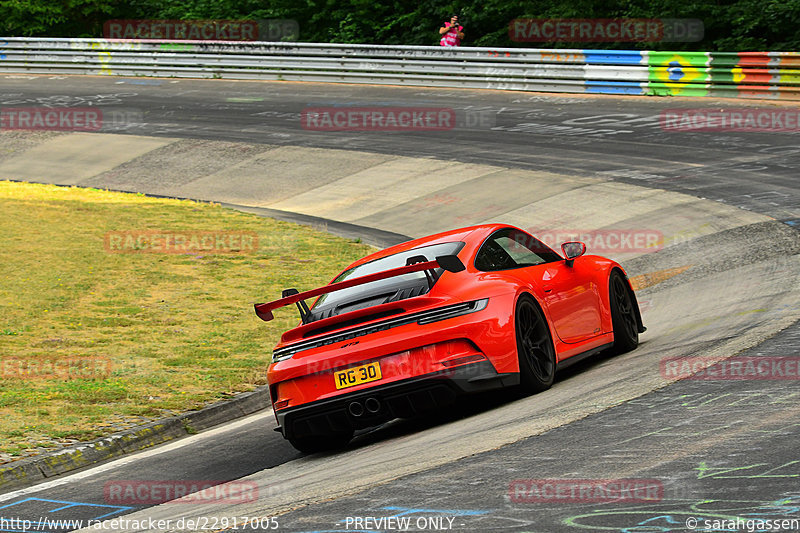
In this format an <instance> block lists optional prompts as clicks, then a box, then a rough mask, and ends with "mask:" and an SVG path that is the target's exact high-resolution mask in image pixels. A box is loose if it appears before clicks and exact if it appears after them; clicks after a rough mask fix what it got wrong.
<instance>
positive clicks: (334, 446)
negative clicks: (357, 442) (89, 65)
mask: <svg viewBox="0 0 800 533" xmlns="http://www.w3.org/2000/svg"><path fill="white" fill-rule="evenodd" d="M352 438H353V432H348V433H336V434H331V435H314V436H313V437H301V438H293V437H290V438H289V443H290V444H291V445H292V446H294V448H295V449H296V450H297V451H300V452H303V453H320V452H329V451H332V450H338V449H339V448H344V447H345V446H346V445H347V443H348V442H350V439H352Z"/></svg>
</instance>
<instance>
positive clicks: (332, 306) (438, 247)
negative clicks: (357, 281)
mask: <svg viewBox="0 0 800 533" xmlns="http://www.w3.org/2000/svg"><path fill="white" fill-rule="evenodd" d="M463 247H464V243H463V242H461V241H457V242H446V243H442V244H432V245H429V246H422V247H420V248H414V249H412V250H406V251H405V252H400V253H396V254H394V255H390V256H388V257H383V258H381V259H376V260H375V261H370V262H369V263H364V264H363V265H359V266H357V267H353V268H351V269H348V270H345V271H344V272H342V273H341V274H340V275H339V277H337V278H336V279H335V280H333V282H334V283H335V282H337V281H344V280H347V279H351V278H358V277H361V276H366V275H368V274H374V273H375V272H382V271H384V270H389V269H392V268H397V267H401V266H405V265H406V261H407V260H408V259H409V258H410V257H414V256H416V255H423V256H425V258H426V259H427V260H429V261H430V260H433V259H435V258H436V257H438V256H441V255H455V254H457V253H458V252H459V251H461V249H462V248H463ZM436 271H437V273H438V274H441V272H442V269H436ZM428 290H429V289H428V283H427V280H426V279H425V273H424V272H412V273H411V274H404V275H402V276H397V277H393V278H388V279H381V280H378V281H373V282H370V283H367V284H365V285H358V286H356V287H350V288H349V289H343V290H341V291H336V292H331V293H328V294H324V295H322V296H321V297H320V298H319V299H318V300H317V302H316V303H315V304H314V307H313V308H312V317H311V318H312V320H319V319H320V318H327V317H328V316H332V315H336V314H340V313H345V312H348V311H355V310H356V309H361V308H364V307H370V306H373V305H378V304H381V303H385V302H391V301H394V300H401V299H404V298H409V297H411V296H419V295H420V294H424V293H427V292H428Z"/></svg>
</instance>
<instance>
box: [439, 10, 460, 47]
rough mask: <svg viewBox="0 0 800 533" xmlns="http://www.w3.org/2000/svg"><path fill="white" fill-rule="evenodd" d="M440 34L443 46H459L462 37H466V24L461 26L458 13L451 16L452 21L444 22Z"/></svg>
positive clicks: (440, 42)
mask: <svg viewBox="0 0 800 533" xmlns="http://www.w3.org/2000/svg"><path fill="white" fill-rule="evenodd" d="M439 34H440V35H441V36H442V40H441V41H439V44H441V45H442V46H459V45H460V44H461V39H463V38H464V26H459V24H458V15H453V16H452V17H450V22H445V23H444V24H442V27H441V28H439Z"/></svg>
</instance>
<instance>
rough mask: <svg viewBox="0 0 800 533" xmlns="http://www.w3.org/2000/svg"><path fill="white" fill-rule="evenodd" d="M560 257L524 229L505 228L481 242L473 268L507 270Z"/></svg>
mask: <svg viewBox="0 0 800 533" xmlns="http://www.w3.org/2000/svg"><path fill="white" fill-rule="evenodd" d="M561 259H562V257H561V256H560V255H558V254H557V253H555V252H554V251H552V250H551V249H550V248H548V247H547V246H546V245H545V244H544V243H543V242H541V241H540V240H538V239H536V238H535V237H533V236H531V235H528V234H527V233H525V232H524V231H520V230H516V229H513V228H506V229H502V230H500V231H497V232H495V233H494V234H492V236H491V237H489V238H488V239H487V240H486V242H484V243H483V246H481V249H480V250H479V251H478V254H477V256H476V257H475V268H477V269H478V270H483V271H492V270H507V269H511V268H521V267H527V266H534V265H540V264H542V263H550V262H553V261H560V260H561Z"/></svg>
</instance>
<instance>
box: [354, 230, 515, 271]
mask: <svg viewBox="0 0 800 533" xmlns="http://www.w3.org/2000/svg"><path fill="white" fill-rule="evenodd" d="M510 227H513V226H509V225H508V224H480V225H477V226H470V227H467V228H459V229H454V230H450V231H445V232H442V233H436V234H434V235H429V236H427V237H420V238H419V239H413V240H410V241H406V242H403V243H400V244H396V245H394V246H390V247H389V248H385V249H383V250H380V251H378V252H375V253H373V254H370V255H368V256H366V257H363V258H361V259H359V260H358V261H356V262H354V263H353V264H351V265H350V266H349V267H347V268H348V269H350V268H353V267H355V266H358V265H362V264H364V263H369V262H370V261H375V260H376V259H381V258H382V257H388V256H390V255H394V254H396V253H399V252H404V251H406V250H411V249H413V248H420V247H422V246H429V245H431V244H440V243H445V242H456V241H463V242H465V243H467V246H469V245H470V244H477V243H479V242H482V241H483V239H484V238H486V237H487V236H488V235H489V234H491V233H493V232H494V231H496V230H498V229H502V228H510Z"/></svg>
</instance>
